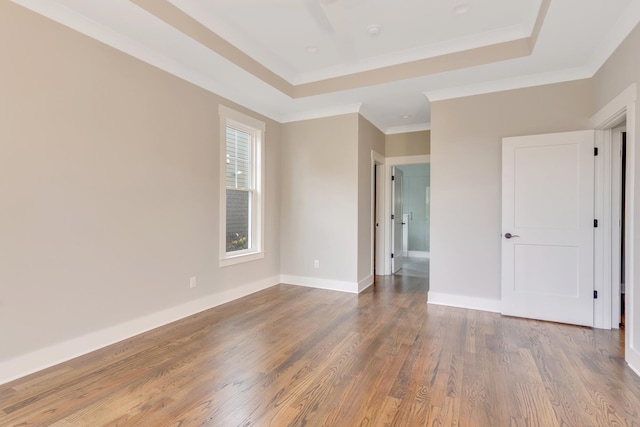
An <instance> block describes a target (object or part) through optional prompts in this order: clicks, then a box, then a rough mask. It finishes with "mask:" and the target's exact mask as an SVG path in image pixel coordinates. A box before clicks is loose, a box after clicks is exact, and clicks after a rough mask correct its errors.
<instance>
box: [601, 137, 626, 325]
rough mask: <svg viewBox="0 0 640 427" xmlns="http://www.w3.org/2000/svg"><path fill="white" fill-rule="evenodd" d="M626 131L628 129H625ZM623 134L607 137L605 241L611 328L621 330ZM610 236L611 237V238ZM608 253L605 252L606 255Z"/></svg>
mask: <svg viewBox="0 0 640 427" xmlns="http://www.w3.org/2000/svg"><path fill="white" fill-rule="evenodd" d="M625 130H626V127H625ZM622 132H624V131H623V130H622V129H621V128H617V129H612V130H611V132H607V133H606V135H607V136H608V137H609V138H610V139H611V176H610V183H611V202H610V206H611V209H610V214H611V224H610V227H608V228H606V229H605V230H604V231H605V239H606V241H607V242H608V243H609V245H610V247H609V250H610V253H611V256H610V257H608V258H605V259H606V260H607V259H608V260H609V262H610V265H611V270H610V271H608V273H609V276H608V277H610V278H611V304H610V307H611V328H612V329H619V328H620V317H621V315H622V305H621V303H620V293H621V292H620V291H621V289H620V288H621V284H622V275H621V274H620V265H621V262H622V258H621V253H620V246H621V243H622V239H621V237H622V233H621V231H622V230H621V229H622ZM609 236H610V237H609ZM607 253H608V252H606V251H605V255H606V254H607ZM605 274H607V272H605Z"/></svg>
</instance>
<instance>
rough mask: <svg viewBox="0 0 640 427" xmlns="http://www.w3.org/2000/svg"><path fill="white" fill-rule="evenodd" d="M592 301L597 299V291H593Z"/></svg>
mask: <svg viewBox="0 0 640 427" xmlns="http://www.w3.org/2000/svg"><path fill="white" fill-rule="evenodd" d="M593 299H598V291H593Z"/></svg>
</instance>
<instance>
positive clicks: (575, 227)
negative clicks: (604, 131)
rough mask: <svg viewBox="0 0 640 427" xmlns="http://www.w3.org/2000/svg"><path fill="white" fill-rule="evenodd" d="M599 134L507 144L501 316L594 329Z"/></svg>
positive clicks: (544, 137) (571, 134)
mask: <svg viewBox="0 0 640 427" xmlns="http://www.w3.org/2000/svg"><path fill="white" fill-rule="evenodd" d="M593 147H594V132H593V131H590V130H588V131H579V132H567V133H560V134H548V135H534V136H523V137H514V138H504V139H503V140H502V313H503V314H506V315H511V316H519V317H527V318H533V319H541V320H550V321H554V322H562V323H572V324H578V325H587V326H593V235H594V231H593V228H594V217H593V212H594V207H593V205H594V152H593V150H594V148H593Z"/></svg>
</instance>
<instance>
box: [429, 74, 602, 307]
mask: <svg viewBox="0 0 640 427" xmlns="http://www.w3.org/2000/svg"><path fill="white" fill-rule="evenodd" d="M592 105H593V99H592V85H591V82H590V80H580V81H575V82H570V83H561V84H554V85H548V86H540V87H532V88H527V89H520V90H511V91H505V92H498V93H492V94H487V95H478V96H471V97H466V98H459V99H451V100H447V101H439V102H434V103H433V104H432V106H431V108H432V115H431V123H432V134H431V271H430V277H431V281H430V287H431V288H430V293H431V292H433V293H440V294H453V295H458V296H464V297H471V298H480V299H486V300H490V301H491V302H490V304H495V303H496V301H497V300H498V299H499V298H500V263H501V261H500V233H501V225H500V218H501V193H500V188H501V185H502V184H501V139H502V138H503V137H507V136H516V135H528V134H539V133H551V132H562V131H571V130H578V129H586V128H588V127H589V117H590V116H591V112H592Z"/></svg>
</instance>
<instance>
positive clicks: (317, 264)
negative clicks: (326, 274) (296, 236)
mask: <svg viewBox="0 0 640 427" xmlns="http://www.w3.org/2000/svg"><path fill="white" fill-rule="evenodd" d="M313 268H320V260H319V259H316V260H314V261H313Z"/></svg>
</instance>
